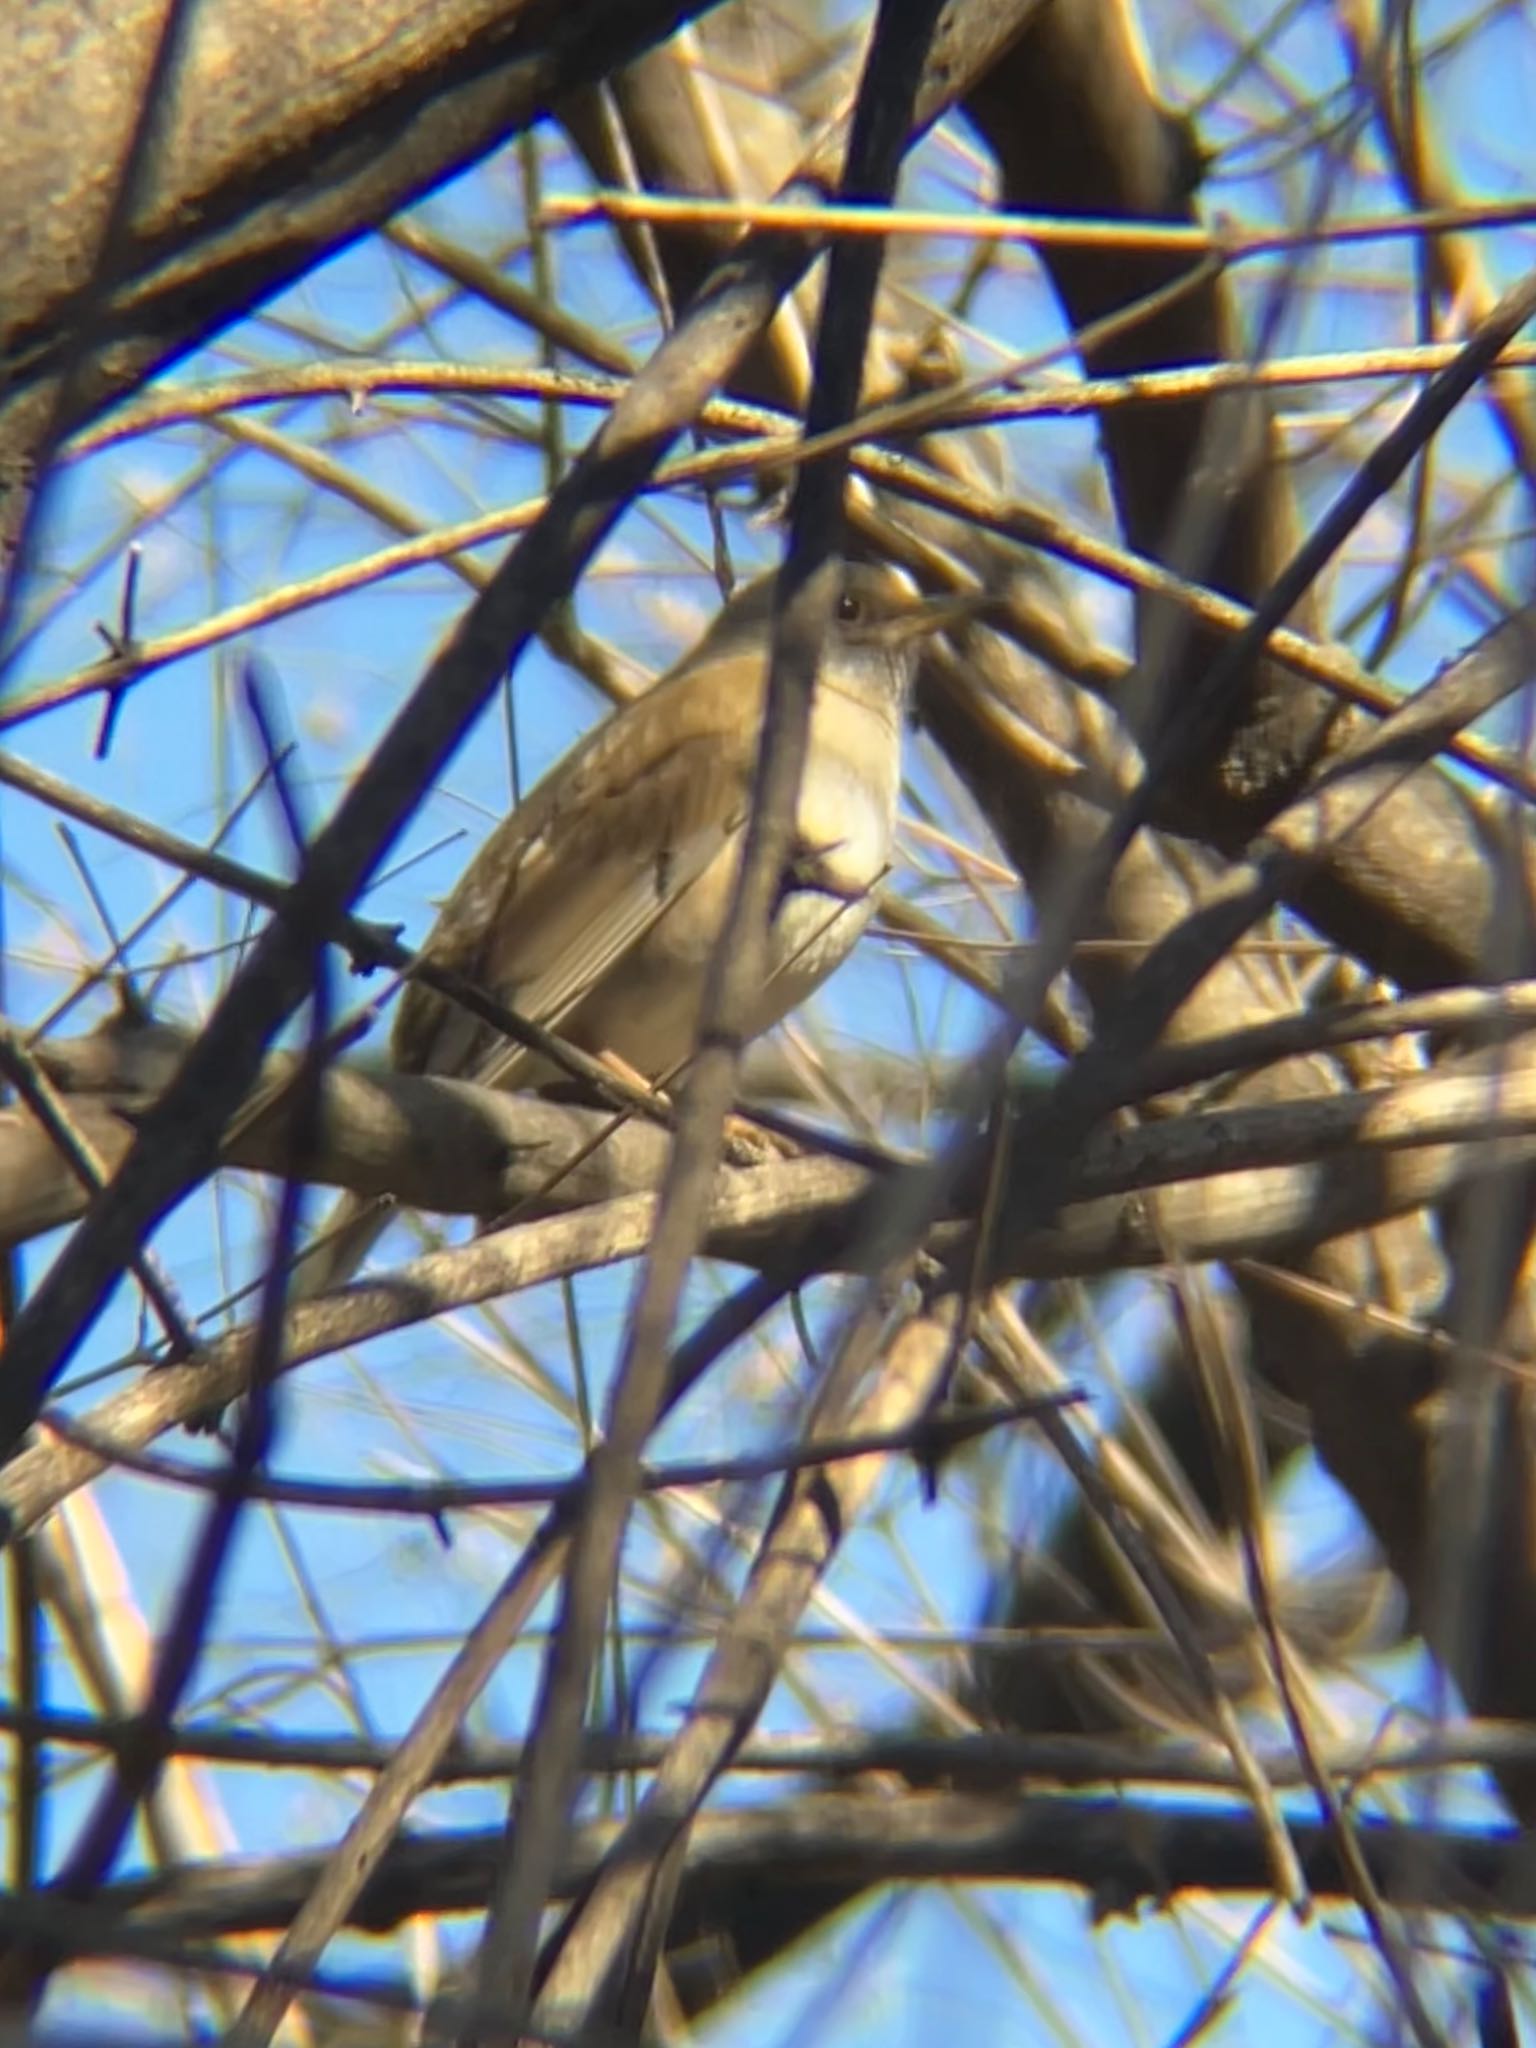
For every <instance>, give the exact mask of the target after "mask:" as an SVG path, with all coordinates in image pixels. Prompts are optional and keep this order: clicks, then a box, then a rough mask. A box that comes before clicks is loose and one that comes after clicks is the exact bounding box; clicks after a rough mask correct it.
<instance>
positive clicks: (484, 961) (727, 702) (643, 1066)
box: [298, 565, 914, 1296]
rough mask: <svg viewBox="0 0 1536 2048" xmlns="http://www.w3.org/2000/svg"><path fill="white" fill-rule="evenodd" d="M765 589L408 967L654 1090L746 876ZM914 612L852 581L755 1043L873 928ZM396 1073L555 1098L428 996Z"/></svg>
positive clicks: (476, 874) (457, 1009)
mask: <svg viewBox="0 0 1536 2048" xmlns="http://www.w3.org/2000/svg"><path fill="white" fill-rule="evenodd" d="M774 580H775V579H774V578H773V577H764V578H761V579H759V581H757V582H755V583H753V584H750V585H748V586H747V587H746V588H744V589H742V590H741V591H739V592H737V594H736V595H735V596H734V597H733V598H732V599H731V601H730V602H729V603H728V604H727V605H726V606H725V608H724V609H723V610H722V611H721V613H720V614H719V616H718V617H717V619H716V620H715V622H714V624H713V625H712V626H711V627H710V629H709V631H708V632H707V633H706V634H705V635H704V636H703V638H702V639H701V640H700V641H699V642H698V643H697V645H696V646H695V647H694V648H693V649H692V650H691V651H690V652H689V654H688V655H686V656H685V657H684V659H683V660H682V661H680V662H679V663H677V665H676V666H675V667H673V668H672V669H671V670H669V671H668V673H667V674H666V675H664V676H663V677H662V678H661V679H660V680H659V681H658V682H657V683H656V684H654V685H653V686H652V688H651V689H650V690H648V691H647V692H646V693H645V695H644V696H642V697H640V698H639V699H637V700H636V701H635V702H634V703H632V704H630V705H628V706H626V707H625V708H624V709H623V710H622V711H619V712H617V713H615V714H614V715H613V716H612V717H611V718H609V719H607V720H605V721H604V722H603V723H602V724H601V725H600V726H598V727H597V728H596V729H595V730H594V731H593V732H592V733H590V734H589V735H588V736H587V738H586V739H585V740H583V741H582V742H580V743H579V744H578V745H577V746H576V747H575V748H574V749H573V750H572V751H571V752H570V753H569V754H567V755H566V756H565V757H564V758H563V759H562V760H561V761H560V762H558V763H557V764H556V765H555V767H554V768H553V769H551V770H550V772H549V773H548V774H547V775H546V776H545V777H544V779H543V780H542V781H541V782H540V783H539V784H538V786H537V787H536V788H535V789H534V790H532V791H531V792H530V794H529V795H528V796H527V797H526V798H525V800H524V801H523V802H522V803H521V804H520V805H519V806H518V807H517V809H516V810H514V811H513V812H512V813H511V814H510V815H509V816H508V817H507V818H506V819H504V820H503V822H502V823H501V824H500V825H498V826H497V827H496V828H495V830H494V831H492V832H491V834H490V836H489V837H488V838H487V839H486V841H485V843H484V845H483V846H482V847H481V848H480V851H479V852H478V853H477V854H476V855H475V857H474V859H473V860H472V861H471V862H470V864H469V866H468V868H467V869H466V870H465V872H464V874H463V876H462V877H461V878H460V880H459V882H458V883H457V885H456V886H455V888H454V889H453V891H452V892H451V894H450V895H449V897H448V898H447V900H446V902H445V903H444V904H443V906H442V909H441V911H440V912H439V915H438V918H437V922H436V924H435V925H434V926H433V929H432V931H431V933H430V935H429V936H428V938H427V941H426V944H425V946H424V947H423V948H422V955H423V957H424V958H425V959H427V960H430V961H432V962H433V963H434V964H436V965H439V966H442V967H446V968H451V969H452V970H454V971H455V972H456V973H458V974H460V975H463V976H465V977H466V978H467V979H469V980H470V981H472V982H473V983H475V984H476V985H477V986H478V987H479V988H481V989H483V990H484V991H485V992H486V993H487V994H488V995H490V996H492V997H494V998H495V1000H496V1001H497V1002H498V1003H500V1004H502V1005H503V1006H504V1007H506V1008H508V1009H510V1010H513V1011H515V1012H516V1013H517V1014H518V1015H519V1016H520V1017H522V1018H525V1019H527V1020H529V1021H531V1022H533V1023H536V1024H539V1025H542V1026H543V1027H545V1028H546V1029H547V1030H550V1031H554V1032H558V1033H559V1034H560V1036H562V1037H563V1038H565V1039H567V1040H569V1041H570V1042H571V1043H572V1044H574V1045H576V1046H578V1047H580V1048H581V1049H582V1050H583V1051H585V1052H588V1053H591V1054H594V1055H598V1056H602V1055H608V1056H610V1057H616V1058H617V1059H618V1060H619V1061H621V1062H622V1063H623V1064H624V1065H625V1066H626V1067H628V1068H630V1069H632V1070H634V1071H635V1072H637V1073H639V1074H640V1075H642V1076H643V1077H644V1078H645V1079H646V1080H648V1081H651V1082H655V1083H657V1084H664V1083H666V1082H669V1081H670V1080H671V1079H673V1077H674V1076H675V1075H676V1073H677V1072H678V1071H679V1070H680V1069H681V1068H682V1067H684V1066H685V1064H686V1062H687V1060H688V1057H689V1055H690V1054H691V1053H692V1051H693V1048H694V1044H695V1040H696V1033H697V1028H698V1020H699V1005H700V999H701V995H702V991H703V987H704V981H705V976H706V972H707V969H708V965H709V961H710V958H711V955H712V953H713V951H714V949H715V947H716V945H717V943H718V941H719V937H720V933H721V930H722V928H723V925H724V922H725V919H726V915H727V912H728V909H729V905H730V902H731V898H732V893H733V890H734V886H735V881H736V876H737V872H738V869H739V866H740V860H741V851H742V845H743V842H744V838H745V833H746V827H747V822H748V817H749V813H750V806H751V792H752V784H753V778H754V774H755V771H756V766H757V755H758V748H759V743H760V736H761V728H762V721H763V714H764V705H765V692H766V687H767V671H768V647H769V624H770V619H771V613H772V603H773V587H774ZM910 611H911V600H910V599H909V598H908V597H907V596H906V595H905V593H904V591H903V588H902V586H901V584H900V582H899V580H898V579H897V578H896V577H895V576H894V575H892V573H891V572H890V571H888V570H884V569H878V568H868V567H863V566H859V565H848V566H847V567H846V568H845V569H844V571H843V586H842V592H841V596H840V599H839V602H838V606H837V617H836V620H835V623H834V625H833V627H832V629H831V632H830V634H829V636H828V640H827V642H826V644H825V646H824V648H823V650H822V654H821V658H820V662H819V665H818V672H817V680H816V687H815V691H814V693H813V697H812V709H811V725H810V734H809V741H808V746H807V751H806V762H805V768H804V772H803V775H802V778H801V783H800V788H799V795H798V801H797V804H796V809H795V821H794V832H793V838H792V850H791V857H790V860H789V862H788V864H787V865H786V868H785V871H784V874H783V876H782V878H781V882H780V887H779V889H778V892H777V895H776V899H775V905H774V910H773V913H772V917H771V921H770V927H769V933H768V948H767V973H766V975H765V979H764V982H763V986H762V991H761V997H760V1000H759V1002H758V1004H757V1005H756V1008H755V1010H754V1013H753V1015H752V1018H751V1020H750V1032H749V1035H756V1034H757V1033H760V1032H762V1031H765V1030H767V1029H768V1028H769V1027H770V1026H771V1025H772V1024H774V1023H776V1022H777V1021H778V1020H779V1019H780V1018H781V1017H783V1016H785V1015H786V1014H787V1013H788V1012H789V1011H790V1010H792V1009H793V1008H795V1006H796V1005H797V1004H799V1003H800V1002H802V1001H803V1000H804V999H805V997H806V996H807V995H809V994H810V993H811V991H812V990H813V989H815V988H817V987H818V986H819V985H820V984H821V982H823V981H824V980H825V979H826V977H827V976H828V975H829V974H830V973H831V972H832V970H833V969H834V968H835V967H837V966H838V965H839V964H840V963H841V961H842V960H844V959H845V958H846V957H847V955H848V953H849V952H850V951H851V949H852V947H853V945H854V943H855V942H856V940H857V939H858V937H859V935H860V933H861V932H862V931H863V930H864V928H865V926H866V925H867V924H868V922H869V919H870V916H871V914H872V911H873V908H874V902H875V892H876V890H877V889H878V887H879V885H880V882H881V880H882V878H883V877H884V875H885V874H886V872H887V870H888V868H889V866H890V861H891V853H892V845H893V839H894V832H895V821H896V805H897V797H898V793H899V790H900V784H901V732H902V724H903V718H904V712H905V705H906V698H907V693H908V688H909V685H910V681H911V674H912V668H913V665H914V656H913V651H912V650H913V646H914V641H913V639H912V636H911V635H910V633H906V634H904V633H903V632H902V627H903V625H905V624H908V623H910V621H909V620H907V619H904V617H903V614H906V613H910ZM391 1052H392V1058H393V1062H394V1064H395V1066H396V1068H397V1069H399V1070H400V1071H401V1072H406V1073H423V1074H445V1075H452V1076H455V1077H458V1078H461V1079H467V1080H476V1081H480V1082H482V1083H484V1084H487V1085H493V1086H496V1087H500V1088H508V1089H545V1088H548V1087H549V1086H550V1085H551V1084H552V1083H555V1082H559V1081H561V1080H563V1077H562V1076H561V1075H560V1074H559V1073H558V1072H557V1070H556V1069H555V1068H554V1067H553V1066H552V1064H551V1063H550V1062H549V1061H547V1060H544V1059H542V1058H540V1057H539V1056H538V1055H537V1054H534V1053H531V1052H529V1051H528V1050H527V1049H526V1048H524V1047H522V1046H520V1045H516V1044H514V1043H512V1042H511V1041H509V1040H508V1039H507V1038H505V1037H504V1036H503V1035H502V1034H500V1033H498V1032H497V1031H496V1030H495V1029H494V1028H493V1027H492V1026H490V1025H488V1024H487V1023H485V1022H484V1021H483V1020H482V1019H481V1018H479V1017H477V1016H475V1015H473V1014H472V1013H471V1012H470V1011H468V1010H466V1009H464V1008H462V1007H461V1006H460V1005H458V1004H456V1003H454V1002H452V1001H451V1000H450V999H449V998H447V997H445V996H442V995H439V994H438V993H437V991H436V990H434V989H430V988H428V987H427V986H425V984H423V983H421V982H411V983H409V984H408V985H407V987H406V989H405V992H404V995H403V997H402V1000H401V1003H400V1007H399V1011H398V1013H397V1017H396V1022H395V1028H394V1033H393V1038H392V1044H391ZM388 1215H389V1209H388V1205H387V1204H383V1203H378V1202H368V1201H362V1200H360V1199H358V1198H355V1197H345V1198H343V1201H342V1203H341V1204H340V1205H338V1209H337V1211H336V1213H335V1215H334V1216H333V1218H332V1220H331V1222H330V1223H329V1224H328V1225H327V1227H326V1230H325V1232H324V1238H325V1240H326V1242H325V1244H324V1246H323V1247H322V1248H321V1249H320V1250H319V1251H317V1252H316V1253H315V1254H314V1255H312V1256H311V1257H310V1258H308V1259H307V1260H306V1261H305V1263H304V1265H303V1266H302V1267H301V1268H300V1271H299V1275H298V1289H299V1291H300V1292H301V1293H302V1294H304V1295H305V1296H309V1295H312V1294H314V1293H317V1292H320V1291H321V1290H322V1289H324V1288H326V1287H332V1286H336V1285H339V1284H340V1283H341V1281H342V1280H343V1279H345V1278H346V1277H347V1276H348V1275H349V1274H350V1273H351V1272H352V1271H353V1270H354V1269H355V1267H356V1265H357V1264H358V1262H359V1261H360V1259H361V1258H362V1256H363V1255H364V1253H365V1252H366V1251H367V1249H368V1246H369V1244H370V1243H371V1242H372V1239H373V1238H374V1237H375V1236H376V1235H377V1234H378V1232H379V1230H380V1229H381V1228H382V1227H383V1224H384V1222H385V1221H387V1219H388Z"/></svg>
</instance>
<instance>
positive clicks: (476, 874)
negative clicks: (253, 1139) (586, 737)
mask: <svg viewBox="0 0 1536 2048" xmlns="http://www.w3.org/2000/svg"><path fill="white" fill-rule="evenodd" d="M648 702H649V700H648V699H643V700H642V701H641V705H637V706H636V707H635V709H636V711H639V710H640V709H641V708H642V707H643V706H644V705H646V704H647V703H648ZM632 718H633V714H626V716H625V717H624V718H623V719H621V720H615V721H613V724H614V726H615V727H616V728H617V727H621V726H630V727H631V732H630V735H629V737H630V739H631V740H633V738H634V733H633V727H632ZM689 725H690V726H691V729H690V730H686V731H684V732H682V733H681V734H679V735H677V736H676V738H675V740H674V742H673V744H671V745H670V746H669V747H667V749H666V750H665V751H664V752H663V753H661V754H660V755H659V757H658V758H655V759H653V760H652V762H651V766H650V769H649V771H648V772H647V773H646V774H645V775H644V776H643V777H641V778H640V779H638V780H636V779H632V778H627V777H625V776H623V775H618V776H615V775H614V774H612V773H611V772H610V769H611V763H610V761H609V759H608V757H607V750H604V749H600V748H596V747H591V748H587V749H584V750H583V751H582V753H581V754H580V755H579V756H578V757H576V758H574V759H573V760H572V761H571V762H570V763H569V764H568V765H567V768H566V769H565V770H563V771H562V770H557V771H556V772H555V774H554V776H553V777H551V778H550V779H549V781H548V782H546V783H545V784H542V785H541V786H540V788H539V789H538V790H537V791H535V792H534V796H533V798H532V799H531V800H530V801H529V802H528V803H526V804H524V805H522V806H521V807H520V808H519V809H518V810H517V811H515V812H514V813H513V814H512V816H511V817H510V818H508V819H507V820H506V821H505V822H504V824H502V825H501V826H499V827H498V828H497V830H496V831H495V832H493V833H492V835H491V837H490V838H489V839H488V840H487V841H486V843H485V845H484V847H483V848H482V849H481V851H480V853H479V854H478V855H477V856H476V858H475V860H474V861H473V862H472V863H471V864H470V867H469V868H468V870H467V871H466V872H465V875H464V877H463V879H462V880H461V881H460V883H459V885H458V887H457V888H456V889H455V890H454V891H453V894H452V895H451V896H450V897H449V899H448V901H447V903H446V904H445V905H444V907H443V910H442V913H441V915H440V916H439V919H438V922H437V926H436V927H435V929H434V931H433V933H432V936H431V937H430V939H429V940H428V942H427V947H426V953H427V956H428V957H429V958H431V959H433V960H434V961H437V962H438V963H440V964H442V965H445V966H451V967H453V968H454V969H455V970H456V971H458V972H460V973H462V974H465V975H467V976H469V977H470V978H471V979H473V980H474V981H475V982H477V983H478V984H479V986H480V987H481V988H483V989H485V990H486V992H487V993H488V994H492V995H494V996H495V997H496V998H497V999H498V1001H501V1002H503V1003H505V1004H506V1005H507V1006H508V1007H509V1008H511V1009H514V1010H516V1011H518V1013H519V1014H520V1015H522V1016H524V1017H527V1018H529V1019H531V1020H532V1021H533V1022H534V1023H537V1024H542V1025H544V1026H545V1027H546V1028H548V1029H557V1028H558V1026H559V1025H560V1023H561V1021H562V1019H564V1018H566V1017H568V1016H569V1015H570V1014H571V1012H572V1010H573V1009H574V1008H575V1007H576V1005H577V1004H578V1003H580V1002H581V1000H582V999H583V997H585V996H586V995H587V994H588V993H589V992H590V991H591V990H592V989H593V988H594V987H596V986H597V984H598V983H599V982H601V981H602V980H603V979H604V977H605V976H607V975H608V974H609V973H611V972H612V971H613V969H614V967H615V966H616V965H617V963H618V962H619V961H620V960H621V959H622V958H623V956H624V955H625V954H626V953H627V952H628V951H629V950H630V949H631V947H633V946H634V945H635V944H636V943H637V942H638V941H639V940H640V939H642V938H643V937H644V935H645V934H646V933H647V932H648V931H649V930H650V929H651V927H652V926H653V925H654V924H655V923H656V921H657V919H658V918H659V917H661V916H662V915H663V914H664V912H665V911H666V910H668V909H669V908H670V907H671V905H672V904H674V903H675V902H676V901H677V899H678V897H679V896H680V895H681V894H682V892H683V891H684V890H685V889H687V888H688V887H689V886H690V884H692V883H693V882H696V881H697V880H698V879H699V877H700V876H701V875H702V874H703V873H704V871H705V870H706V868H708V867H709V865H710V863H711V862H712V861H713V860H714V859H715V858H716V857H717V855H718V854H719V853H720V852H721V850H722V849H723V848H724V847H725V846H726V845H727V844H729V842H730V840H731V839H732V837H733V836H734V835H735V834H736V833H738V832H739V831H740V830H741V828H742V825H743V823H744V820H745V816H746V809H747V794H746V777H747V769H748V766H749V762H750V757H749V756H746V757H742V758H738V757H741V756H742V749H741V748H740V746H739V745H738V746H737V747H736V748H735V750H734V752H733V753H732V752H730V751H729V750H728V753H727V761H728V765H723V764H722V748H721V734H720V732H719V731H718V729H716V730H711V729H710V725H711V721H709V720H707V719H704V720H690V721H689ZM618 737H619V738H620V739H623V738H624V737H625V735H624V734H623V733H622V732H620V733H619V734H618ZM647 751H648V750H647ZM642 758H644V754H643V753H642ZM394 1052H395V1062H396V1065H397V1066H400V1067H402V1068H404V1069H406V1070H408V1071H418V1072H420V1071H427V1072H435V1073H458V1074H464V1073H471V1072H473V1073H481V1072H482V1070H483V1069H484V1068H485V1066H486V1063H487V1061H490V1062H492V1063H493V1064H494V1067H495V1070H496V1071H495V1078H496V1080H497V1081H498V1082H499V1083H500V1084H501V1085H502V1086H511V1085H515V1079H516V1068H517V1066H518V1065H519V1064H521V1063H522V1061H521V1059H520V1058H519V1056H518V1054H517V1053H515V1052H513V1051H512V1049H511V1048H510V1047H509V1046H507V1044H506V1042H505V1041H504V1040H500V1039H498V1038H497V1037H496V1035H495V1033H494V1032H492V1031H491V1030H490V1029H489V1027H488V1026H486V1025H483V1024H481V1023H480V1022H479V1021H478V1020H477V1019H475V1018H474V1017H472V1016H470V1015H469V1013H468V1012H466V1011H463V1010H461V1009H458V1008H456V1007H455V1006H454V1005H452V1004H449V1003H447V1002H445V1001H444V1000H443V999H442V998H441V997H439V996H437V995H435V994H434V993H433V992H432V991H431V990H429V989H426V988H423V987H422V986H421V985H420V984H412V985H411V986H410V987H409V988H408V989H407V991H406V995H405V999H404V1001H403V1002H402V1004H401V1009H400V1016H399V1020H398V1022H397V1025H396V1029H395V1041H394Z"/></svg>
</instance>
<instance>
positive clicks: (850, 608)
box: [837, 590, 864, 626]
mask: <svg viewBox="0 0 1536 2048" xmlns="http://www.w3.org/2000/svg"><path fill="white" fill-rule="evenodd" d="M837 616H838V617H839V618H840V619H841V620H842V622H843V624H844V625H845V626H856V625H858V623H859V621H860V620H861V619H862V618H863V616H864V605H863V601H862V600H861V599H860V598H857V597H855V596H854V594H853V592H852V591H851V590H845V591H844V592H843V594H842V596H841V597H840V598H839V599H838V600H837Z"/></svg>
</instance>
